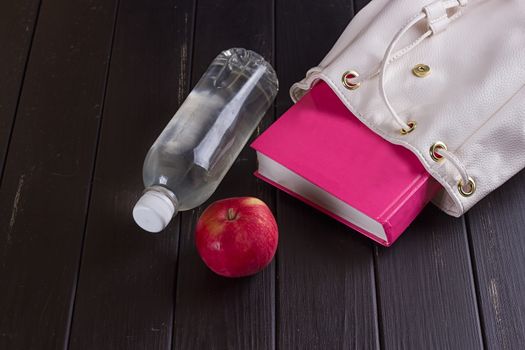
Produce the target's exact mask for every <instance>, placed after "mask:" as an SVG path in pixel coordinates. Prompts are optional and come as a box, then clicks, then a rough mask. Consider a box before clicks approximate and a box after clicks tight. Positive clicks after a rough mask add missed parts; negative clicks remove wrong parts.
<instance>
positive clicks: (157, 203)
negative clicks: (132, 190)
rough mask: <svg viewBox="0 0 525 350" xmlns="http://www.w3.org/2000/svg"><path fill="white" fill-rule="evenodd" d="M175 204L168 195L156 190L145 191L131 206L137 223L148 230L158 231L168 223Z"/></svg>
mask: <svg viewBox="0 0 525 350" xmlns="http://www.w3.org/2000/svg"><path fill="white" fill-rule="evenodd" d="M174 213H175V206H174V205H173V202H172V201H171V200H170V198H169V197H168V196H166V195H165V194H163V193H160V192H157V191H147V192H145V193H144V194H143V195H142V197H140V199H139V201H138V202H137V204H135V207H134V208H133V218H134V219H135V222H136V223H137V225H139V226H140V227H142V228H143V229H144V230H146V231H149V232H155V233H157V232H160V231H162V230H164V228H165V227H166V226H167V225H168V224H169V222H170V221H171V218H172V217H173V214H174Z"/></svg>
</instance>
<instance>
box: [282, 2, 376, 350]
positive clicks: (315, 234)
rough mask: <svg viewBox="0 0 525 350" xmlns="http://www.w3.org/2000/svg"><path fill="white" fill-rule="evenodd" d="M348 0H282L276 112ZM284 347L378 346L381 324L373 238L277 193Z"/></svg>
mask: <svg viewBox="0 0 525 350" xmlns="http://www.w3.org/2000/svg"><path fill="white" fill-rule="evenodd" d="M352 13H353V9H352V4H351V2H348V1H331V2H330V3H329V4H327V3H325V2H317V1H307V2H306V3H305V2H304V1H290V0H287V1H278V2H277V50H276V52H277V71H278V75H279V77H280V80H281V91H280V93H279V96H278V100H277V104H278V108H277V113H278V115H281V114H282V113H284V112H285V111H286V109H287V108H288V107H289V106H291V101H290V98H289V96H288V89H289V87H290V85H291V84H292V83H294V82H296V81H298V80H300V79H302V78H303V77H304V74H305V73H306V71H307V70H308V69H310V68H311V67H313V66H315V65H317V64H318V63H319V62H320V61H321V59H322V58H323V57H324V55H325V54H326V53H327V52H328V50H329V49H330V48H331V47H332V45H333V44H334V43H335V40H336V39H337V38H338V37H339V35H340V34H341V32H342V31H343V29H344V28H345V27H346V25H347V24H348V22H349V21H350V19H351V18H352ZM277 209H278V210H277V213H278V222H279V228H280V232H281V237H280V245H279V252H278V254H279V255H278V284H277V285H278V314H277V315H278V332H279V334H278V348H279V349H375V348H378V345H379V344H378V330H377V318H376V314H377V312H376V305H375V302H376V300H375V287H374V271H373V255H372V247H373V246H372V244H371V243H370V242H369V241H368V240H366V239H365V238H363V237H361V236H360V235H359V234H358V233H356V232H355V231H353V230H351V229H349V228H347V227H346V226H344V225H342V224H340V223H338V222H337V221H335V220H333V219H331V218H329V217H327V216H325V215H324V214H322V213H319V212H318V211H316V210H315V209H313V208H311V207H309V206H307V205H305V204H303V203H301V202H300V201H298V200H296V199H294V198H291V197H290V196H288V195H286V194H284V193H281V192H280V193H279V194H278V201H277Z"/></svg>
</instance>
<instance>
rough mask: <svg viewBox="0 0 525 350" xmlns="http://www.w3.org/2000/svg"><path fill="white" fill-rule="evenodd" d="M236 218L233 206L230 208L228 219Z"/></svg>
mask: <svg viewBox="0 0 525 350" xmlns="http://www.w3.org/2000/svg"><path fill="white" fill-rule="evenodd" d="M235 218H236V215H235V212H234V211H233V208H228V220H234V219H235Z"/></svg>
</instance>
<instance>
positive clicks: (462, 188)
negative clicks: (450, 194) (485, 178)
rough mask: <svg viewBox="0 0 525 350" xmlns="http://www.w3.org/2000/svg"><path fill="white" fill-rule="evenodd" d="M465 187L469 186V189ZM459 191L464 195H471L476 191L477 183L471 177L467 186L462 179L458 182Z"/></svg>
mask: <svg viewBox="0 0 525 350" xmlns="http://www.w3.org/2000/svg"><path fill="white" fill-rule="evenodd" d="M465 187H468V189H466V190H465ZM458 191H459V193H460V194H461V195H462V196H463V197H470V196H471V195H472V194H473V193H474V192H475V191H476V183H475V182H474V180H473V179H472V178H471V177H469V178H468V183H467V186H463V179H460V180H459V182H458Z"/></svg>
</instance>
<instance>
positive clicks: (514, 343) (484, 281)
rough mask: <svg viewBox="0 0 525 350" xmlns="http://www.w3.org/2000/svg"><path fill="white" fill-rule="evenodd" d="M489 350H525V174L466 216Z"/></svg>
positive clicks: (511, 180) (486, 199)
mask: <svg viewBox="0 0 525 350" xmlns="http://www.w3.org/2000/svg"><path fill="white" fill-rule="evenodd" d="M467 219H468V220H467V222H468V223H469V230H470V241H471V246H472V258H473V260H474V266H475V275H476V277H477V285H478V293H479V301H480V313H481V317H482V325H483V329H484V331H485V332H484V333H485V344H486V347H487V349H524V348H525V235H524V233H525V172H524V171H522V172H521V173H519V174H518V175H516V176H514V177H513V178H512V179H510V180H509V181H508V182H507V183H505V184H504V185H503V186H502V187H501V188H499V189H497V190H495V191H494V192H493V193H492V194H490V195H489V196H488V197H486V198H485V199H483V200H481V201H480V202H479V203H478V204H477V205H476V206H475V207H473V208H472V209H471V210H470V211H469V212H468V213H467Z"/></svg>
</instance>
